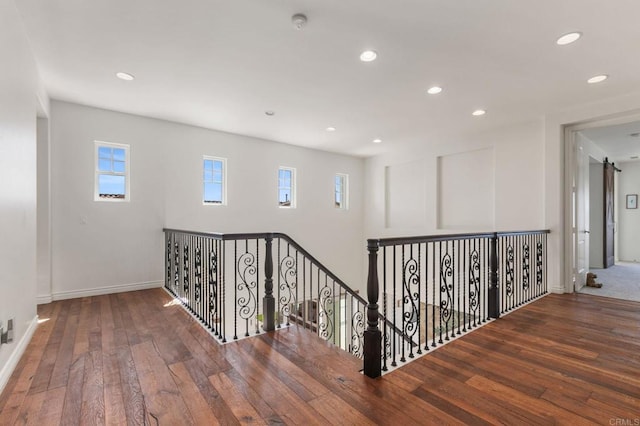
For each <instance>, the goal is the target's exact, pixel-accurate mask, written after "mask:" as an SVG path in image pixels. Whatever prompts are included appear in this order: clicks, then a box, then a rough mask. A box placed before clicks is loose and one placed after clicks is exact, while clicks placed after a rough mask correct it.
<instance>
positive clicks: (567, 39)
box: [556, 32, 582, 46]
mask: <svg viewBox="0 0 640 426" xmlns="http://www.w3.org/2000/svg"><path fill="white" fill-rule="evenodd" d="M580 37H582V33H579V32H573V33H568V34H565V35H563V36H562V37H560V38H559V39H558V40H556V43H557V44H559V45H560V46H564V45H566V44H571V43H573V42H574V41H576V40H578V39H579V38H580Z"/></svg>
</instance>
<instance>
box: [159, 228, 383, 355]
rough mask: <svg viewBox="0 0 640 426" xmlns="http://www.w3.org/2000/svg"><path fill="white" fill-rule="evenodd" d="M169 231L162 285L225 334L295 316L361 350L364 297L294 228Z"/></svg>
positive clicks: (241, 333) (296, 321) (348, 347)
mask: <svg viewBox="0 0 640 426" xmlns="http://www.w3.org/2000/svg"><path fill="white" fill-rule="evenodd" d="M164 231H165V251H166V253H165V259H166V265H165V270H166V279H165V288H166V289H167V290H168V291H169V292H171V293H172V294H173V295H174V296H175V297H176V298H178V299H179V300H180V301H181V302H182V304H183V305H184V306H185V307H186V308H187V309H188V310H189V311H190V312H191V313H192V314H193V315H194V316H195V317H196V318H197V319H198V320H200V321H201V322H202V324H203V325H204V326H205V327H207V328H208V329H209V330H210V331H211V333H212V334H213V335H214V336H215V337H217V338H218V339H219V340H220V341H221V342H223V343H224V342H227V341H228V340H232V339H234V340H235V339H238V338H239V337H242V336H249V335H251V334H257V333H260V332H261V331H262V330H266V331H270V330H274V329H277V328H280V327H284V326H289V325H291V324H297V325H299V326H302V327H305V328H307V329H309V330H311V331H312V332H314V333H316V334H317V335H318V336H320V337H321V338H323V339H325V340H328V341H331V342H332V343H334V344H336V345H337V346H339V347H341V348H342V349H344V350H346V351H348V352H350V353H352V354H353V355H355V356H357V357H359V358H362V356H363V343H364V341H363V333H364V328H365V325H366V319H365V313H366V305H367V302H366V300H365V299H364V298H363V297H362V296H360V295H359V294H358V293H357V292H356V291H354V290H352V289H351V288H350V287H349V286H347V285H346V284H345V283H344V282H343V281H342V280H341V279H339V278H338V277H337V276H336V275H335V274H333V273H332V272H331V271H330V270H329V269H328V268H326V267H325V266H324V265H323V264H322V263H321V262H319V261H318V260H317V259H316V258H315V257H313V256H312V255H311V254H310V253H309V252H308V251H306V250H305V249H304V248H302V247H301V246H300V245H299V244H298V243H296V242H295V241H294V240H293V239H291V238H290V237H289V236H287V235H285V234H282V233H252V234H216V233H203V232H191V231H181V230H175V229H165V230H164ZM263 282H264V285H263ZM381 320H382V323H383V324H385V319H384V318H381ZM386 327H391V326H390V325H386Z"/></svg>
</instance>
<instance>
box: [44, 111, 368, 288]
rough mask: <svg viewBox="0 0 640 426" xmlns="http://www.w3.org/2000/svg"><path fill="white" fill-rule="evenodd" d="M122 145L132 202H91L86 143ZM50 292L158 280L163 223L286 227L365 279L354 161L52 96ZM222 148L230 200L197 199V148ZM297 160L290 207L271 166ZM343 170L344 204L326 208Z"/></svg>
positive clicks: (211, 151) (347, 273)
mask: <svg viewBox="0 0 640 426" xmlns="http://www.w3.org/2000/svg"><path fill="white" fill-rule="evenodd" d="M95 140H101V141H107V142H117V143H125V144H130V146H131V149H130V155H131V201H130V202H128V203H115V202H96V201H94V195H93V190H94V189H93V188H94V186H93V185H94V169H93V167H94V162H93V161H94V160H93V158H94V157H93V155H94V151H93V150H94V141H95ZM51 150H52V160H51V161H52V164H51V170H52V180H53V181H52V203H53V219H52V220H53V235H52V239H53V259H52V270H53V284H52V285H53V297H54V298H55V299H60V298H66V297H76V296H79V295H84V294H97V293H104V292H109V291H117V290H129V289H132V288H144V287H149V286H158V285H160V283H161V281H162V280H163V278H164V273H163V268H164V255H163V249H164V247H163V234H162V228H163V227H169V228H178V229H187V230H197V231H210V232H225V233H227V232H264V231H278V232H285V233H287V234H289V235H290V236H291V237H292V238H294V239H295V240H296V241H298V242H299V243H300V244H302V245H303V247H305V248H306V249H307V250H309V251H310V252H311V253H312V254H313V255H314V256H316V257H317V258H318V259H319V260H320V261H321V262H323V263H324V264H325V265H326V266H327V267H329V268H330V269H332V270H333V271H334V272H335V273H336V274H337V275H338V276H339V277H341V278H342V279H344V280H345V281H346V282H347V283H348V284H350V285H351V286H352V287H354V288H358V287H359V288H363V286H364V278H363V276H362V270H363V266H362V265H363V264H362V260H363V259H364V255H365V252H366V250H365V241H364V240H363V230H362V229H363V228H362V226H363V225H362V220H361V218H362V215H363V213H362V211H363V210H362V174H363V163H364V161H363V160H362V159H359V158H353V157H348V156H343V155H337V154H330V153H326V152H320V151H315V150H309V149H304V148H299V147H293V146H290V145H285V144H279V143H274V142H269V141H265V140H259V139H255V138H250V137H245V136H238V135H232V134H228V133H223V132H217V131H212V130H207V129H202V128H196V127H191V126H186V125H181V124H176V123H170V122H166V121H161V120H154V119H149V118H144V117H139V116H133V115H128V114H122V113H116V112H112V111H105V110H101V109H96V108H89V107H85V106H80V105H75V104H70V103H65V102H53V103H52V118H51ZM203 155H213V156H218V157H225V158H227V159H228V161H227V170H228V171H227V173H228V174H227V179H228V205H227V206H212V205H206V206H205V205H203V204H202V156H203ZM281 165H282V166H291V167H295V168H296V169H297V196H298V202H297V206H298V207H297V208H295V209H281V208H279V207H278V203H277V170H278V166H281ZM337 172H340V173H347V174H349V184H350V187H351V188H350V204H349V206H350V208H349V210H347V211H342V210H338V209H335V208H334V207H333V177H334V175H335V173H337Z"/></svg>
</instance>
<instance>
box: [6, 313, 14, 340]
mask: <svg viewBox="0 0 640 426" xmlns="http://www.w3.org/2000/svg"><path fill="white" fill-rule="evenodd" d="M11 342H13V318H11V319H10V320H9V321H7V343H11Z"/></svg>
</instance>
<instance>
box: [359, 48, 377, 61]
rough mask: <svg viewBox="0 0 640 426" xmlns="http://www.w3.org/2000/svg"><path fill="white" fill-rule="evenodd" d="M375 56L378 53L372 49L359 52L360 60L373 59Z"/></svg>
mask: <svg viewBox="0 0 640 426" xmlns="http://www.w3.org/2000/svg"><path fill="white" fill-rule="evenodd" d="M377 57H378V54H377V53H376V52H375V51H373V50H365V51H364V52H362V53H361V54H360V60H361V61H362V62H371V61H375V60H376V58H377Z"/></svg>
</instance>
